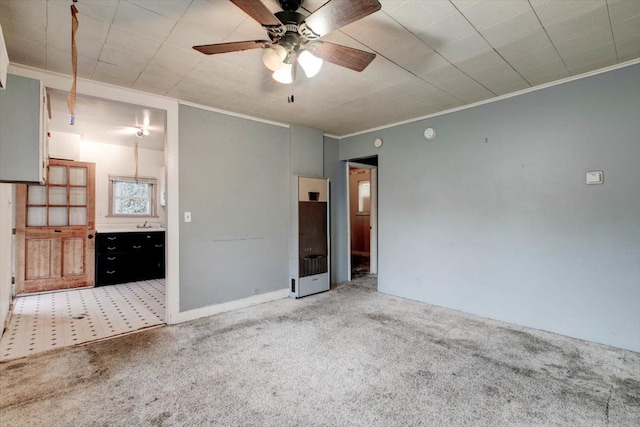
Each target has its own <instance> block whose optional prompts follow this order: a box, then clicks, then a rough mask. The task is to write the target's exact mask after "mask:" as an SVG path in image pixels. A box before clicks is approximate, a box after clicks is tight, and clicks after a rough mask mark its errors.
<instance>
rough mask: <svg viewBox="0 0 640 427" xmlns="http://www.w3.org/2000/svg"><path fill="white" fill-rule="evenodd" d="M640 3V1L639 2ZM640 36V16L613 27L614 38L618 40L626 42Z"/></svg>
mask: <svg viewBox="0 0 640 427" xmlns="http://www.w3.org/2000/svg"><path fill="white" fill-rule="evenodd" d="M638 3H640V1H638ZM639 34H640V16H635V17H633V18H630V19H627V20H625V21H621V22H618V23H617V24H614V25H613V36H614V37H615V38H616V39H620V40H624V39H628V38H631V37H635V36H637V35H639Z"/></svg>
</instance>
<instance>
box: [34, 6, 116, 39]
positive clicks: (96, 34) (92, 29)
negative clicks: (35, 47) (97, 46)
mask: <svg viewBox="0 0 640 427" xmlns="http://www.w3.org/2000/svg"><path fill="white" fill-rule="evenodd" d="M80 9H82V8H80ZM110 25H111V21H110V20H109V21H102V20H99V19H96V18H94V17H92V16H89V15H84V14H81V13H78V32H77V33H76V40H81V39H91V40H93V41H96V42H98V43H104V41H105V40H106V38H107V34H108V33H109V26H110ZM53 32H57V33H61V34H64V35H65V36H66V37H67V38H69V34H71V13H70V9H69V4H68V3H67V2H51V1H50V2H48V3H47V33H49V34H51V33H53Z"/></svg>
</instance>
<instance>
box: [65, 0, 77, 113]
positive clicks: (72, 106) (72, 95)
mask: <svg viewBox="0 0 640 427" xmlns="http://www.w3.org/2000/svg"><path fill="white" fill-rule="evenodd" d="M77 1H78V0H73V3H72V4H71V69H72V71H73V83H72V84H71V90H70V91H69V98H68V99H67V105H68V106H69V124H70V125H74V124H75V122H76V80H77V78H78V48H77V46H76V32H77V31H78V26H79V23H78V16H77V15H78V9H77V8H76V5H75V3H77Z"/></svg>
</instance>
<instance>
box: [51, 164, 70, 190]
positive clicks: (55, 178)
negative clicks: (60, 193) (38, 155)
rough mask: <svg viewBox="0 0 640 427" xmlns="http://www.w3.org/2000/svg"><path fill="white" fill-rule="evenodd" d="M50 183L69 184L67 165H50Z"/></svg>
mask: <svg viewBox="0 0 640 427" xmlns="http://www.w3.org/2000/svg"><path fill="white" fill-rule="evenodd" d="M49 184H60V185H66V184H67V167H66V166H49Z"/></svg>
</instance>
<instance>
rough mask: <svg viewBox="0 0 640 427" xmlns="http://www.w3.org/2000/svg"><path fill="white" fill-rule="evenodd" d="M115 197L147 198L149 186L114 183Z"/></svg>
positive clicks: (145, 184) (121, 182) (132, 183)
mask: <svg viewBox="0 0 640 427" xmlns="http://www.w3.org/2000/svg"><path fill="white" fill-rule="evenodd" d="M115 189H116V197H122V196H125V197H126V196H133V197H149V184H147V183H137V182H123V181H116V182H115Z"/></svg>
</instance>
